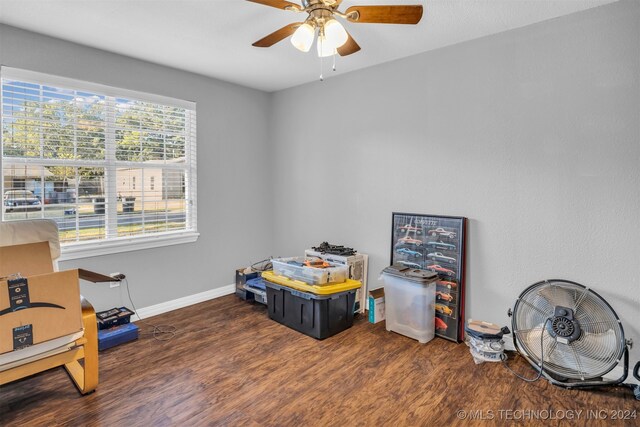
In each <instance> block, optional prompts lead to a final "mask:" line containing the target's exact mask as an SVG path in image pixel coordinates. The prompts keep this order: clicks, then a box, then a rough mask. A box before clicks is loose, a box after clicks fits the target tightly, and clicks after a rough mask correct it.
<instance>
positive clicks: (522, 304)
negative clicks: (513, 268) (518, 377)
mask: <svg viewBox="0 0 640 427" xmlns="http://www.w3.org/2000/svg"><path fill="white" fill-rule="evenodd" d="M556 306H562V307H566V308H570V309H572V310H573V312H574V313H573V315H574V320H575V321H576V322H578V323H579V324H580V328H581V330H582V332H581V335H580V336H579V337H578V338H577V339H576V340H575V341H572V342H569V343H562V342H561V341H558V340H556V338H555V337H553V336H552V335H551V334H550V333H549V330H548V329H546V328H544V324H545V322H546V320H547V319H548V318H552V319H553V317H554V312H555V307H556ZM513 311H514V312H513V318H512V327H513V331H514V332H513V333H514V338H515V341H516V345H518V347H520V349H522V351H523V352H524V353H525V354H526V355H527V356H528V357H529V358H530V360H531V361H532V362H533V363H535V364H536V365H537V366H540V362H541V355H542V356H543V357H544V370H545V371H546V372H548V373H551V374H555V375H556V376H560V377H563V378H567V379H575V380H586V379H593V378H598V377H602V376H603V375H605V374H606V373H608V372H610V371H611V370H612V369H613V368H614V367H615V366H616V365H617V364H618V362H619V360H620V358H621V357H622V354H623V352H624V348H625V344H624V343H625V340H624V331H623V329H622V325H621V323H620V320H619V318H618V316H617V315H616V313H615V311H614V310H613V309H612V308H611V306H610V305H609V304H608V303H607V302H606V301H605V300H604V299H603V298H602V297H601V296H600V295H598V294H597V293H596V292H594V291H592V290H590V289H588V288H586V287H584V286H582V285H580V284H578V283H574V282H569V281H566V280H546V281H542V282H538V283H536V284H534V285H531V286H530V287H529V288H527V289H526V290H525V291H524V292H522V294H521V295H520V297H519V298H518V300H517V301H516V304H515V306H514V310H513ZM540 334H543V337H542V340H543V341H542V352H541V347H540Z"/></svg>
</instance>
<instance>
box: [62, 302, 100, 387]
mask: <svg viewBox="0 0 640 427" xmlns="http://www.w3.org/2000/svg"><path fill="white" fill-rule="evenodd" d="M81 305H82V322H83V324H84V338H85V339H86V343H85V344H84V365H80V363H79V362H78V361H74V362H71V363H67V364H66V365H65V369H66V370H67V372H68V373H69V376H70V377H71V379H72V380H73V382H74V383H75V384H76V387H78V390H79V391H80V393H82V394H87V393H91V392H92V391H94V390H95V389H96V387H97V386H98V326H97V324H96V312H95V310H94V309H93V306H92V305H91V304H90V303H89V302H88V301H87V300H86V299H84V298H82V301H81Z"/></svg>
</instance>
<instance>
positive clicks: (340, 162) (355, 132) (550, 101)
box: [271, 2, 640, 360]
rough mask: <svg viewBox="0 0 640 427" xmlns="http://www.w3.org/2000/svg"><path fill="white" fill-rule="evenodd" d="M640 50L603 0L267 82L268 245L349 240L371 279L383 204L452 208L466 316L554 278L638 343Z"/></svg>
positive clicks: (630, 7)
mask: <svg viewBox="0 0 640 427" xmlns="http://www.w3.org/2000/svg"><path fill="white" fill-rule="evenodd" d="M373 48H374V47H371V46H369V47H366V46H365V47H364V48H363V49H364V51H365V53H366V50H367V49H373ZM639 51H640V3H638V2H623V3H614V4H612V5H609V6H604V7H600V8H596V9H592V10H588V11H585V12H581V13H578V14H574V15H569V16H565V17H562V18H558V19H554V20H551V21H547V22H544V23H540V24H536V25H532V26H529V27H525V28H522V29H518V30H514V31H509V32H505V33H502V34H497V35H494V36H490V37H486V38H482V39H478V40H475V41H471V42H467V43H463V44H459V45H455V46H451V47H447V48H443V49H440V50H437V51H432V52H428V53H424V54H421V55H417V56H414V57H411V58H408V59H404V60H400V61H395V62H391V63H387V64H384V65H381V66H376V67H373V68H369V69H366V70H363V71H359V72H354V73H350V74H347V75H343V76H340V77H336V78H333V79H327V80H326V81H325V82H324V83H320V82H317V83H312V84H308V85H304V86H300V87H297V88H293V89H290V90H286V91H282V92H279V93H276V94H275V95H274V99H273V104H272V108H273V109H274V123H277V124H278V125H277V126H276V127H274V128H272V132H273V133H272V136H271V140H272V144H273V149H274V166H275V168H274V170H275V171H276V172H275V176H274V186H275V188H277V189H278V191H277V192H276V194H275V197H274V202H275V204H274V214H275V215H274V218H275V237H276V245H277V246H276V252H279V253H282V254H287V255H291V254H297V253H300V251H301V250H302V249H304V248H306V247H309V246H310V245H312V244H317V243H319V242H322V241H323V240H329V241H330V242H335V243H340V244H347V245H350V246H354V247H355V248H357V249H358V250H360V251H362V252H364V253H369V254H370V255H371V263H370V267H369V268H370V270H369V277H370V278H371V279H370V283H369V284H370V286H371V287H376V286H379V285H380V283H377V276H378V273H379V272H380V270H381V269H382V268H383V267H384V266H386V265H387V264H388V262H389V251H390V228H391V212H392V211H398V212H418V213H427V214H442V215H456V216H466V217H468V218H469V219H470V223H469V228H468V230H469V236H468V254H469V255H468V283H467V290H468V297H467V301H466V303H467V307H468V309H467V317H471V318H476V319H482V320H488V321H495V322H497V323H501V324H503V323H506V322H507V321H508V319H507V316H506V311H507V308H509V307H511V306H512V305H513V303H514V301H515V299H516V297H517V296H518V295H519V294H520V292H521V291H522V290H524V288H525V287H526V286H528V285H530V284H532V283H534V282H537V281H539V280H542V279H547V278H565V279H569V280H574V281H577V282H579V283H582V284H584V285H587V286H589V287H592V288H593V289H595V290H597V291H598V292H599V293H601V295H603V296H604V298H605V299H607V300H608V301H609V302H610V303H611V305H612V306H613V307H614V308H615V309H616V310H617V312H618V314H619V315H620V317H621V318H622V319H623V322H624V326H625V328H626V331H627V333H628V335H629V336H632V337H634V338H635V340H636V342H640V300H639V298H640V249H639V248H640V220H639V216H640V195H639V194H640V193H639V191H640V190H639V188H640V187H639V184H640V168H639V160H640V121H639V118H640V84H639V78H640V53H639ZM310 72H311V71H310ZM303 112H307V113H308V114H307V115H305V114H304V113H303ZM314 115H315V117H314ZM639 350H640V346H638V345H636V347H635V349H634V356H635V358H634V359H632V360H635V359H638V358H640V351H639Z"/></svg>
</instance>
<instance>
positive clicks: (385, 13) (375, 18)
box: [345, 5, 422, 24]
mask: <svg viewBox="0 0 640 427" xmlns="http://www.w3.org/2000/svg"><path fill="white" fill-rule="evenodd" d="M345 15H347V19H348V20H349V21H351V22H362V23H370V24H417V23H418V22H420V19H421V18H422V6H421V5H412V6H351V7H350V8H349V9H347V11H346V12H345Z"/></svg>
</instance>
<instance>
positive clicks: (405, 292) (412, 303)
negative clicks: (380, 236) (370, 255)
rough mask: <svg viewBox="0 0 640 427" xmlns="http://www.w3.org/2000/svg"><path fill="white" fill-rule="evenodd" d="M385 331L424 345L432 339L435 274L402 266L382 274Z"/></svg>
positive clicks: (391, 268) (386, 269)
mask: <svg viewBox="0 0 640 427" xmlns="http://www.w3.org/2000/svg"><path fill="white" fill-rule="evenodd" d="M382 279H383V281H384V295H385V309H386V328H387V331H393V332H397V333H399V334H402V335H405V336H407V337H409V338H413V339H415V340H418V342H420V343H421V344H425V343H427V342H429V341H431V340H432V339H433V337H434V336H435V333H436V330H435V317H436V311H435V301H436V280H437V275H436V274H435V273H433V272H431V271H427V270H416V269H411V268H407V267H405V266H403V265H392V266H390V267H387V268H385V269H384V270H383V271H382Z"/></svg>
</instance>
